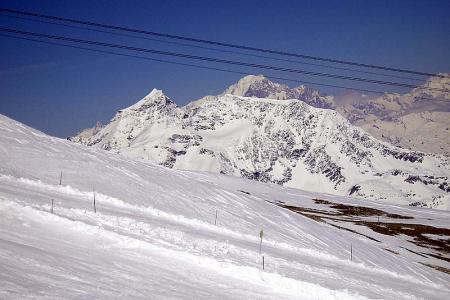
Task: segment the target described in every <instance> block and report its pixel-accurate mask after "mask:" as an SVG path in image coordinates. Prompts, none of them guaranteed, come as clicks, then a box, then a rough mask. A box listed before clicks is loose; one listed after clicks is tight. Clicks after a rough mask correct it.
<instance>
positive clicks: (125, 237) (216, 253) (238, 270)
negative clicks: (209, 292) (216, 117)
mask: <svg viewBox="0 0 450 300" xmlns="http://www.w3.org/2000/svg"><path fill="white" fill-rule="evenodd" d="M0 178H1V179H2V180H7V181H12V182H15V183H23V184H25V185H26V186H29V187H30V188H32V189H36V190H38V191H40V192H42V191H45V192H47V193H51V195H52V197H54V198H56V199H58V198H60V199H64V198H67V197H69V198H73V201H76V200H83V202H84V203H83V204H84V205H86V206H89V205H90V204H92V198H93V192H91V191H89V192H88V191H81V190H78V189H76V188H73V187H71V186H63V185H61V186H60V185H51V184H46V183H43V182H41V181H38V180H30V179H26V178H19V179H15V178H13V177H11V176H4V175H3V176H0ZM225 194H227V193H226V192H225ZM96 200H97V207H98V208H97V209H98V210H99V211H100V210H104V211H105V212H106V213H101V212H97V213H96V214H95V213H93V212H92V210H91V209H89V210H87V209H81V208H66V207H64V204H63V202H64V200H60V201H58V203H57V206H55V208H54V210H55V214H53V215H51V217H52V218H53V219H54V218H57V219H58V218H59V219H64V220H65V221H69V222H72V223H75V224H76V225H75V226H73V225H74V224H72V225H68V226H71V227H75V228H77V230H79V231H82V232H90V233H93V232H98V231H101V234H102V235H111V236H113V237H114V238H115V239H116V240H117V244H116V245H114V246H112V248H119V249H123V248H125V249H134V248H140V247H147V248H149V249H152V250H153V251H157V252H165V253H166V254H167V255H169V256H174V257H183V256H188V257H184V258H185V259H187V260H189V261H196V263H197V264H199V265H201V266H203V267H207V268H209V269H211V271H214V272H219V273H221V274H223V275H226V276H232V277H236V274H240V275H239V276H238V277H237V278H238V279H242V274H245V277H246V278H245V279H246V280H249V281H251V282H259V284H264V285H266V286H267V285H269V286H271V287H272V288H273V289H274V290H275V291H282V292H284V293H287V294H293V295H304V296H307V295H308V292H305V291H314V294H315V295H318V297H319V299H334V296H336V297H337V298H342V297H343V298H346V299H351V297H353V296H352V295H351V294H348V293H346V291H337V292H334V293H333V297H331V298H330V294H329V293H327V292H326V291H328V292H329V290H327V289H325V288H322V287H320V286H317V285H314V284H310V283H307V282H302V281H298V280H295V279H293V278H289V277H287V276H285V275H282V274H278V273H276V272H275V273H272V272H267V271H266V272H261V270H260V268H261V259H260V257H259V256H258V243H259V239H258V238H257V237H255V236H249V235H246V234H242V233H239V232H236V231H233V230H229V229H227V228H223V227H220V226H214V225H212V224H209V223H206V222H203V221H200V220H196V219H189V218H186V217H184V216H181V215H174V214H170V213H167V212H164V211H161V210H158V209H155V208H152V207H141V206H135V205H130V204H127V203H126V202H124V201H122V200H120V199H116V198H114V197H110V196H107V195H104V194H101V193H98V192H97V193H96ZM17 202H18V203H20V202H21V201H17ZM24 205H26V203H21V204H20V205H18V204H14V203H13V202H11V201H7V200H2V208H1V210H3V211H6V210H15V211H16V212H17V211H20V210H21V209H22V208H24ZM61 205H62V206H61ZM26 208H27V209H28V210H27V211H26V212H27V213H26V215H28V213H30V214H32V215H33V217H34V218H38V219H41V222H43V221H45V220H46V219H48V218H49V211H50V209H51V206H50V205H49V204H43V205H38V204H33V205H30V206H26ZM123 209H125V210H126V211H125V212H120V213H118V211H120V210H123ZM114 213H116V215H114ZM128 216H133V217H132V218H131V217H128ZM58 221H61V220H58ZM66 224H68V223H67V222H66ZM178 226H181V227H182V228H181V230H180V229H179V228H177V227H178ZM199 229H200V230H202V231H201V232H202V233H203V234H204V235H206V236H207V238H205V237H198V236H196V235H198V230H199ZM194 231H195V233H196V234H195V235H193V234H192V233H194ZM205 233H206V234H205ZM213 235H214V236H215V238H213ZM230 239H232V240H233V241H230ZM236 245H239V247H237V246H236ZM162 249H163V250H162ZM280 250H281V251H288V252H290V254H293V253H296V256H297V258H296V259H295V257H293V256H292V255H290V260H289V261H288V260H286V259H283V258H281V257H276V256H272V255H271V254H272V253H273V252H275V253H273V254H274V255H276V254H277V253H276V252H277V251H280ZM264 252H269V253H270V254H266V255H265V259H266V262H268V263H267V264H266V269H275V270H279V269H282V270H283V271H284V272H285V273H287V274H293V275H295V273H296V271H297V272H298V270H302V271H303V272H305V271H306V272H307V273H311V275H314V274H317V273H319V274H326V276H327V277H332V278H335V279H339V278H341V279H342V273H339V272H336V271H330V270H329V269H323V268H320V267H311V266H307V265H305V264H302V263H301V261H302V260H303V259H302V258H303V257H304V256H309V257H313V258H315V259H320V260H322V261H323V260H326V261H328V262H329V263H330V264H334V265H337V266H340V267H341V268H342V267H345V266H348V265H349V264H351V265H352V267H353V268H358V269H361V271H362V272H370V273H372V274H373V275H374V276H377V275H378V276H379V275H381V274H382V275H384V276H387V277H392V278H395V279H400V280H402V281H406V282H410V283H411V284H416V285H422V286H423V287H424V288H427V287H433V288H436V289H443V288H444V287H443V286H442V285H438V284H434V283H432V282H427V283H425V282H423V281H422V280H419V279H418V278H415V277H413V276H407V275H401V274H398V273H395V272H390V271H387V270H385V269H383V268H382V267H380V268H377V267H369V266H366V265H364V264H363V263H353V262H349V261H348V260H344V259H340V258H338V257H335V256H332V255H328V254H324V253H320V252H316V251H311V250H309V249H302V248H297V247H295V246H292V245H289V244H283V243H277V242H275V241H271V240H264ZM300 253H301V254H300ZM293 258H294V259H293ZM242 262H246V264H247V266H242V265H239V264H241V263H242ZM353 280H354V279H353ZM260 281H262V282H260ZM355 284H358V285H364V284H365V283H364V282H363V281H359V282H358V281H357V282H355ZM372 288H373V287H372ZM378 289H380V290H382V289H383V287H382V286H379V287H378ZM396 294H397V295H398V296H400V297H407V296H410V295H408V294H401V293H400V294H399V293H396ZM344 296H345V297H344ZM355 297H356V298H358V299H363V298H365V297H362V296H355Z"/></svg>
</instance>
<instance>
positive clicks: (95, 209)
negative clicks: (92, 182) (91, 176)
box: [93, 189, 97, 214]
mask: <svg viewBox="0 0 450 300" xmlns="http://www.w3.org/2000/svg"><path fill="white" fill-rule="evenodd" d="M93 190H94V213H95V214H96V213H97V208H96V207H95V189H93Z"/></svg>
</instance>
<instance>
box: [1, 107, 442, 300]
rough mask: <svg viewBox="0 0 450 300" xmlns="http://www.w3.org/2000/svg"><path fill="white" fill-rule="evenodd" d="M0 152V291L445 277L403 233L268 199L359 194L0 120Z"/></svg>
mask: <svg viewBox="0 0 450 300" xmlns="http://www.w3.org/2000/svg"><path fill="white" fill-rule="evenodd" d="M0 153H1V154H0V298H1V299H60V298H64V299H116V298H125V299H149V298H155V299H169V298H171V299H173V298H195V299H373V298H378V299H380V298H382V299H446V298H448V297H449V296H450V280H449V279H450V276H449V275H448V274H445V273H443V272H440V271H438V270H435V269H433V268H430V267H428V266H425V265H423V264H422V263H428V264H432V265H438V266H441V267H446V268H449V264H448V262H445V261H443V260H440V259H437V258H433V257H431V256H429V257H421V256H418V255H415V254H413V253H410V252H407V251H404V252H400V251H401V249H400V248H399V246H403V247H409V248H411V249H414V250H417V249H416V248H412V246H411V244H410V243H409V242H408V241H406V240H404V239H401V238H399V237H395V236H383V235H381V234H378V235H376V237H377V239H379V240H380V241H381V242H380V243H378V242H375V241H372V240H370V239H367V238H364V237H363V236H361V235H359V234H355V233H353V232H349V231H346V230H341V229H338V228H335V227H332V226H330V225H328V224H326V223H323V222H317V221H314V220H312V219H310V218H306V217H304V216H302V215H299V214H296V213H294V212H291V211H289V210H286V209H283V208H281V207H278V206H276V205H274V204H273V203H271V202H275V201H277V200H282V201H286V202H287V203H293V204H296V205H303V206H305V207H317V204H314V201H312V198H322V199H328V200H330V201H339V202H342V203H352V204H357V203H360V200H356V199H351V198H344V197H339V196H332V195H327V194H320V193H317V192H315V193H310V192H306V191H301V190H296V189H291V188H287V187H282V186H278V185H274V184H263V183H258V182H254V181H249V180H245V179H242V178H237V177H230V176H223V175H219V174H213V173H202V172H194V171H180V170H174V169H168V168H164V167H161V166H158V165H154V164H151V163H148V162H145V161H142V160H133V159H130V158H126V157H123V156H121V155H118V154H114V153H111V152H106V151H102V150H99V149H94V148H88V147H85V146H82V145H78V144H74V143H71V142H69V141H66V140H60V139H58V138H53V137H49V136H46V135H44V134H43V133H40V132H38V131H36V130H33V129H31V128H28V127H26V126H24V125H22V124H20V123H17V122H15V121H13V120H11V119H8V118H6V117H3V116H0ZM61 171H62V184H61V185H59V178H60V172H61ZM94 189H95V197H96V210H97V212H96V213H94V211H93V197H94ZM52 199H53V200H54V208H53V213H51V200H52ZM365 205H368V206H371V207H375V208H378V209H383V210H385V211H388V212H392V213H400V214H402V215H412V216H414V219H411V220H407V221H408V222H419V221H420V222H427V223H428V224H431V225H434V226H442V227H445V228H449V225H450V218H449V212H446V211H433V210H428V209H419V208H411V207H404V206H391V205H388V204H380V203H375V202H371V201H367V202H365ZM216 212H217V216H218V217H217V225H214V223H215V214H216ZM405 222H406V221H405ZM354 227H355V230H363V229H362V228H359V227H360V226H356V225H355V226H354ZM261 229H263V230H264V238H263V243H262V254H261V255H260V254H259V242H260V240H259V231H260V230H261ZM366 230H368V229H366ZM350 245H352V248H353V260H352V261H350V257H349V251H350ZM386 247H388V248H393V247H396V248H395V249H396V250H398V251H399V252H400V253H401V255H396V254H394V253H391V252H389V251H386V250H385V248H386ZM417 247H418V246H417ZM262 255H264V259H265V269H264V270H262Z"/></svg>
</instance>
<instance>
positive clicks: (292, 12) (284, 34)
mask: <svg viewBox="0 0 450 300" xmlns="http://www.w3.org/2000/svg"><path fill="white" fill-rule="evenodd" d="M0 6H1V7H4V8H12V9H18V10H25V11H33V12H39V13H42V14H49V15H57V16H63V17H68V18H74V19H82V20H86V21H93V22H98V23H107V24H114V25H119V26H125V27H132V28H139V29H144V30H148V31H156V32H164V33H169V34H175V35H184V36H190V37H195V38H201V39H209V40H216V41H223V42H227V43H234V44H244V45H249V46H253V47H259V48H268V49H275V50H281V51H286V52H295V53H302V54H307V55H313V56H320V57H330V58H336V59H342V60H349V61H357V62H361V63H368V64H376V65H386V66H392V67H396V68H405V69H413V70H420V71H426V72H430V73H438V72H450V18H449V17H448V13H449V12H450V1H447V0H442V1H438V0H429V1H413V0H408V1H402V0H396V1H383V0H376V1H333V0H327V1H320V0H315V1H233V0H228V1H220V2H219V1H114V0H109V1H44V0H41V1H36V0H35V1H27V0H22V1H8V0H2V1H1V2H0ZM0 27H8V28H16V29H20V30H27V31H33V32H40V33H47V34H54V35H63V36H70V37H74V38H80V39H91V40H98V41H104V42H109V43H116V44H125V45H130V46H136V47H144V48H151V49H158V50H165V51H173V52H182V53H188V54H194V55H203V56H210V57H218V58H222V59H233V60H241V61H245V62H254V63H262V64H269V65H277V66H283V67H289V68H297V69H304V70H311V71H325V72H331V73H333V72H337V71H336V70H329V69H321V68H316V67H312V66H305V65H302V64H297V63H286V62H279V61H273V60H268V59H256V58H251V57H242V56H240V55H236V54H230V53H221V52H217V51H210V50H204V49H203V50H202V49H195V48H189V47H184V46H180V45H171V44H165V43H161V42H157V41H149V40H142V39H136V38H129V37H117V36H113V35H108V34H103V33H98V32H91V31H85V30H77V29H73V28H67V27H61V26H55V25H50V24H41V23H37V22H32V21H26V20H19V19H14V18H8V17H5V16H2V15H1V14H0ZM137 55H140V54H137ZM0 56H1V57H2V59H1V60H0V114H4V115H7V116H9V117H11V118H13V119H16V120H18V121H20V122H23V123H25V124H27V125H29V126H32V127H34V128H37V129H39V130H42V131H44V132H46V133H48V134H51V135H55V136H59V137H67V136H70V135H74V134H76V133H77V132H79V131H80V130H81V129H83V128H87V127H91V126H93V125H94V124H95V122H96V121H101V122H103V123H105V122H107V121H108V120H110V119H111V118H112V117H113V116H114V114H115V112H116V111H117V110H119V109H121V108H124V107H127V106H129V105H131V104H133V103H135V102H137V101H138V100H139V99H141V98H142V97H144V96H145V95H146V94H148V93H149V92H150V91H151V90H152V89H153V88H158V89H162V90H163V91H164V92H165V93H166V94H167V95H168V96H169V97H171V98H172V99H173V100H174V101H175V102H176V103H177V104H178V105H180V106H181V105H184V104H186V103H188V102H190V101H192V100H195V99H198V98H201V97H203V96H205V95H211V94H219V93H221V92H222V91H223V90H225V89H226V87H228V86H229V85H231V84H233V83H235V82H236V81H237V80H239V79H240V78H241V77H242V76H243V75H238V74H231V73H224V72H218V71H212V70H204V69H197V68H189V67H185V66H179V65H170V64H164V63H160V62H152V61H148V60H141V59H136V58H130V57H121V56H114V55H108V54H101V53H93V52H88V51H83V50H79V49H73V48H65V47H59V46H54V45H48V44H42V43H35V42H30V41H24V40H18V39H12V38H7V37H4V36H0ZM154 57H155V58H163V59H164V57H160V56H154ZM165 59H168V58H165ZM169 59H171V60H175V61H179V62H188V63H195V64H199V65H203V66H209V67H219V68H228V69H234V70H238V71H243V72H248V73H253V74H264V75H274V76H283V77H288V78H293V79H295V80H304V81H314V82H318V83H326V84H339V85H345V86H351V87H359V88H371V89H376V90H381V91H397V92H401V91H406V90H398V89H397V90H396V89H393V88H392V87H388V86H377V85H364V84H357V83H355V82H349V81H342V80H341V81H338V80H330V79H324V78H317V77H313V76H304V75H300V74H286V73H284V74H283V73H281V72H279V73H274V72H263V71H262V70H258V69H250V68H239V67H230V66H223V65H217V64H213V63H199V62H194V61H186V60H184V61H183V60H180V59H172V58H169ZM338 73H339V74H344V75H347V74H346V73H345V71H339V72H338ZM358 76H361V77H364V76H365V75H364V74H359V75H358ZM380 79H386V78H380ZM289 85H290V86H293V84H292V83H289ZM294 85H295V84H294ZM315 88H317V89H319V90H320V91H322V92H324V93H328V94H333V93H338V92H345V91H337V90H334V89H327V88H323V87H315Z"/></svg>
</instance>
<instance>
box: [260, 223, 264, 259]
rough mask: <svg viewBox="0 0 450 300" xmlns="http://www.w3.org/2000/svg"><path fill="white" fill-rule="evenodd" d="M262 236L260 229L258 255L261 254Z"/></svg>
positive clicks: (262, 232)
mask: <svg viewBox="0 0 450 300" xmlns="http://www.w3.org/2000/svg"><path fill="white" fill-rule="evenodd" d="M263 235H264V231H263V230H262V229H261V231H260V232H259V237H260V238H261V241H260V242H259V254H261V247H262V239H263Z"/></svg>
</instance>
